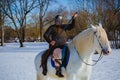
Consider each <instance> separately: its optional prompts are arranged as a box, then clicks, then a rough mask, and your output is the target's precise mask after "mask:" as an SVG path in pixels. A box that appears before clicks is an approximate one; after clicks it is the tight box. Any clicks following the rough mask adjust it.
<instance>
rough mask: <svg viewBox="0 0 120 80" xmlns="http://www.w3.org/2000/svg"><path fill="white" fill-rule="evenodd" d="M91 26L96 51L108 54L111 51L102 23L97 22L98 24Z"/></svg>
mask: <svg viewBox="0 0 120 80" xmlns="http://www.w3.org/2000/svg"><path fill="white" fill-rule="evenodd" d="M91 26H92V27H93V28H94V43H95V48H96V51H97V52H98V53H101V52H102V53H103V54H105V55H107V54H109V53H110V52H111V48H110V43H109V41H108V37H107V34H106V32H105V30H104V29H103V28H102V25H101V24H99V26H93V25H91Z"/></svg>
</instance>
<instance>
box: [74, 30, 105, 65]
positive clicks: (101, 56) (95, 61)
mask: <svg viewBox="0 0 120 80" xmlns="http://www.w3.org/2000/svg"><path fill="white" fill-rule="evenodd" d="M94 35H95V36H96V38H97V35H96V32H94ZM97 41H98V43H99V45H100V47H101V49H102V50H101V53H100V56H99V58H98V59H97V60H92V61H93V62H94V63H93V64H89V63H87V62H85V61H84V60H83V59H82V58H81V56H80V54H79V52H78V50H77V49H76V47H75V46H74V48H75V49H76V51H77V54H78V56H79V58H80V59H81V61H82V62H83V63H85V64H86V65H89V66H95V65H96V64H97V63H98V62H99V61H100V60H101V59H102V58H103V55H102V52H104V51H103V47H102V45H101V43H100V41H99V39H98V38H97Z"/></svg>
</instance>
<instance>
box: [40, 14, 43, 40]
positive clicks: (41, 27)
mask: <svg viewBox="0 0 120 80" xmlns="http://www.w3.org/2000/svg"><path fill="white" fill-rule="evenodd" d="M42 29H43V21H42V16H41V15H40V41H41V42H42V41H43V37H42Z"/></svg>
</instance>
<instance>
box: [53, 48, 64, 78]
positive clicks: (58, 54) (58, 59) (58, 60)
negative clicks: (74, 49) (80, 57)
mask: <svg viewBox="0 0 120 80" xmlns="http://www.w3.org/2000/svg"><path fill="white" fill-rule="evenodd" d="M53 60H54V62H55V66H56V75H57V76H58V77H64V75H63V74H62V73H61V64H62V50H61V49H60V48H56V49H55V50H54V52H53Z"/></svg>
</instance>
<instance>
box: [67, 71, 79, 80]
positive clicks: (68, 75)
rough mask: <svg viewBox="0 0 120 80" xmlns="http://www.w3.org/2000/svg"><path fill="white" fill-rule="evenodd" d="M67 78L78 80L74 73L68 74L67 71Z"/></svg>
mask: <svg viewBox="0 0 120 80" xmlns="http://www.w3.org/2000/svg"><path fill="white" fill-rule="evenodd" d="M66 78H67V79H66V80H80V79H77V78H76V74H69V73H67V77H66Z"/></svg>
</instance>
